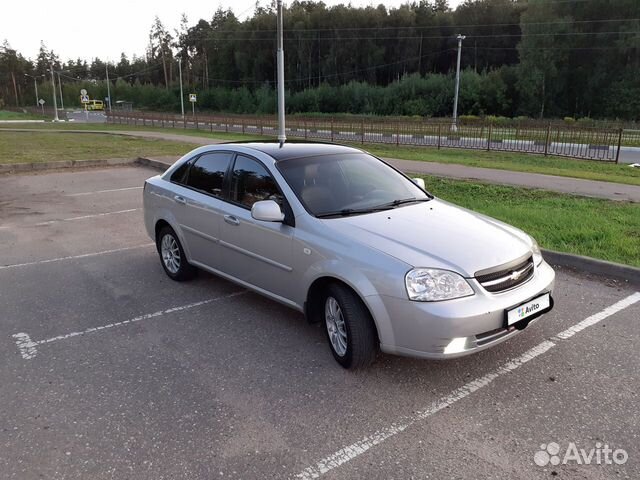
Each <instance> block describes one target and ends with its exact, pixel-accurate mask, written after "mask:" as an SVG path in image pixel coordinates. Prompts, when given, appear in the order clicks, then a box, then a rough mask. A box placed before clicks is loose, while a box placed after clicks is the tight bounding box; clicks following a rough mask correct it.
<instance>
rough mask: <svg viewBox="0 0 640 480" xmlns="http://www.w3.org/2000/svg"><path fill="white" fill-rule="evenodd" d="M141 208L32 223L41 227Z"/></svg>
mask: <svg viewBox="0 0 640 480" xmlns="http://www.w3.org/2000/svg"><path fill="white" fill-rule="evenodd" d="M138 210H142V209H141V208H129V209H127V210H118V211H116V212H104V213H93V214H91V215H83V216H81V217H71V218H61V219H59V220H49V221H47V222H40V223H34V224H33V226H35V227H41V226H42V225H51V224H52V223H58V222H74V221H76V220H86V219H87V218H96V217H105V216H107V215H118V214H120V213H131V212H137V211H138Z"/></svg>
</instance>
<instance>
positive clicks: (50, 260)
mask: <svg viewBox="0 0 640 480" xmlns="http://www.w3.org/2000/svg"><path fill="white" fill-rule="evenodd" d="M151 245H155V244H154V243H144V244H142V245H135V246H133V247H122V248H114V249H112V250H102V251H101V252H91V253H83V254H82V255H70V256H68V257H58V258H48V259H46V260H36V261H34V262H26V263H13V264H11V265H0V270H6V269H9V268H20V267H28V266H31V265H42V264H44V263H54V262H62V261H64V260H76V259H78V258H88V257H97V256H99V255H107V254H109V253H117V252H126V251H127V250H135V249H137V248H145V247H150V246H151Z"/></svg>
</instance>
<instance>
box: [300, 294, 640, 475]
mask: <svg viewBox="0 0 640 480" xmlns="http://www.w3.org/2000/svg"><path fill="white" fill-rule="evenodd" d="M638 301H640V292H636V293H634V294H632V295H630V296H629V297H627V298H625V299H623V300H620V301H619V302H617V303H615V304H613V305H611V306H610V307H607V308H605V309H604V310H602V311H601V312H598V313H596V314H595V315H592V316H590V317H588V318H586V319H585V320H583V321H582V322H580V323H578V324H576V325H574V326H573V327H571V328H569V329H567V330H565V331H564V332H561V333H560V334H558V335H557V336H556V337H554V338H553V340H556V341H562V340H565V339H567V338H570V337H572V336H573V335H575V334H576V333H577V332H579V331H581V330H584V329H585V328H587V327H589V326H591V325H595V324H596V323H598V322H599V321H601V320H604V319H605V318H607V317H609V316H611V315H613V314H615V313H617V312H619V311H621V310H623V309H625V308H627V307H629V306H631V305H633V304H634V303H636V302H638ZM555 345H556V344H555V343H554V342H552V341H550V340H545V341H544V342H541V343H539V344H538V345H536V346H535V347H533V348H531V349H530V350H528V351H526V352H525V353H524V354H522V355H520V356H519V357H517V358H515V359H513V360H511V361H509V362H507V363H506V364H504V365H503V366H501V367H498V368H497V369H496V370H494V371H492V372H490V373H487V374H486V375H484V376H482V377H480V378H477V379H475V380H472V381H471V382H469V383H467V384H465V385H463V386H462V387H460V388H458V389H456V390H454V391H453V392H451V393H450V394H448V395H445V396H444V397H442V398H440V399H439V400H437V401H435V402H434V403H432V404H431V406H430V407H428V408H427V409H425V410H423V411H420V412H417V413H415V414H414V415H413V416H411V417H409V418H408V419H406V420H404V421H403V422H402V423H399V424H394V425H391V426H390V427H387V428H384V429H381V430H378V431H377V432H374V433H373V434H371V435H368V436H366V437H364V438H362V439H361V440H359V441H357V442H355V443H352V444H351V445H347V446H346V447H344V448H341V449H340V450H338V451H337V452H335V453H333V454H331V455H329V456H327V457H325V458H323V459H322V460H320V461H319V462H317V463H316V464H315V465H311V466H309V467H307V468H305V469H304V470H302V471H301V472H300V473H298V474H297V475H295V478H299V479H301V480H311V479H314V478H319V477H321V476H322V475H324V474H325V473H327V472H330V471H331V470H333V469H335V468H338V467H339V466H341V465H344V464H345V463H347V462H349V461H351V460H353V459H354V458H356V457H358V456H360V455H362V454H363V453H365V452H366V451H368V450H369V449H371V448H373V447H375V446H376V445H379V444H381V443H382V442H384V441H385V440H387V439H389V438H391V437H393V436H395V435H397V434H399V433H401V432H403V431H404V430H406V429H407V428H409V427H411V426H412V425H414V424H415V423H417V422H419V421H421V420H424V419H426V418H428V417H430V416H431V415H434V414H435V413H437V412H439V411H440V410H442V409H444V408H447V407H449V406H451V405H453V404H454V403H456V402H457V401H459V400H462V399H463V398H466V397H468V396H469V395H471V394H472V393H473V392H476V391H478V390H480V389H481V388H483V387H486V386H487V385H489V384H491V382H493V381H494V380H495V379H496V378H498V377H500V376H502V375H504V374H506V373H509V372H512V371H514V370H515V369H517V368H519V367H521V366H522V365H524V364H525V363H527V362H529V361H531V360H533V359H534V358H536V357H538V356H540V355H542V354H543V353H545V352H547V351H549V350H550V349H551V348H552V347H554V346H555Z"/></svg>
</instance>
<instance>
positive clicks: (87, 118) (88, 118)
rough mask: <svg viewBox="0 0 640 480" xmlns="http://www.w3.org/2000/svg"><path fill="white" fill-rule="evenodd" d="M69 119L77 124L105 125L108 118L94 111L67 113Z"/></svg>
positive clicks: (102, 113)
mask: <svg viewBox="0 0 640 480" xmlns="http://www.w3.org/2000/svg"><path fill="white" fill-rule="evenodd" d="M66 113H67V119H68V120H69V121H71V122H76V123H105V122H106V121H107V117H106V115H105V114H104V112H100V111H92V112H85V111H84V110H74V111H67V112H66Z"/></svg>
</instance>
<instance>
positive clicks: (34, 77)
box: [24, 73, 40, 108]
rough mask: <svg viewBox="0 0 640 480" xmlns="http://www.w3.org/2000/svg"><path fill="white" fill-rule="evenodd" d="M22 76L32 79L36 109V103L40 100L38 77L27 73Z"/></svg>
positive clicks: (37, 104)
mask: <svg viewBox="0 0 640 480" xmlns="http://www.w3.org/2000/svg"><path fill="white" fill-rule="evenodd" d="M24 76H25V77H31V78H33V87H34V89H35V91H36V108H38V107H39V106H40V104H39V102H38V100H40V98H39V97H38V76H37V75H36V76H33V75H29V74H28V73H25V74H24Z"/></svg>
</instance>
